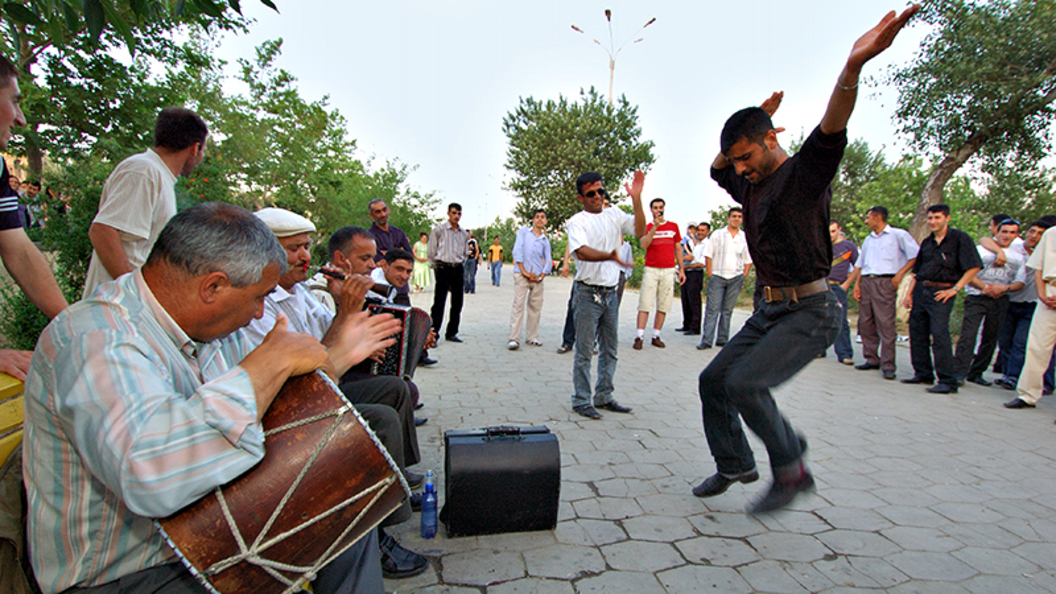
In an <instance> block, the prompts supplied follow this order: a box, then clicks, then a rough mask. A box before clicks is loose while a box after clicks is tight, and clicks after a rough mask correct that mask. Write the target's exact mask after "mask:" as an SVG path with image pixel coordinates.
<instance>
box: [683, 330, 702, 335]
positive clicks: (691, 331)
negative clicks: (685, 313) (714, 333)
mask: <svg viewBox="0 0 1056 594" xmlns="http://www.w3.org/2000/svg"><path fill="white" fill-rule="evenodd" d="M684 334H685V335H686V336H700V332H699V331H697V330H686V331H685V333H684Z"/></svg>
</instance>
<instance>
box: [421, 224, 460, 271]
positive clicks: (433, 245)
mask: <svg viewBox="0 0 1056 594" xmlns="http://www.w3.org/2000/svg"><path fill="white" fill-rule="evenodd" d="M468 243H469V231H466V229H465V228H464V227H459V228H458V229H455V228H454V227H452V226H451V221H444V222H443V223H440V224H439V225H437V226H435V227H433V231H432V233H430V234H429V264H430V265H432V267H433V268H436V264H437V262H444V263H446V264H461V263H463V262H465V261H466V254H467V253H468Z"/></svg>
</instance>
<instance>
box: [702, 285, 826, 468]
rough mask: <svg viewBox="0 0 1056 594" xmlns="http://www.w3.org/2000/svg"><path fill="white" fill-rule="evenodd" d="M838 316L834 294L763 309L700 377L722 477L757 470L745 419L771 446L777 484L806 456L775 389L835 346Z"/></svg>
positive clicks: (707, 427) (711, 443) (713, 450)
mask: <svg viewBox="0 0 1056 594" xmlns="http://www.w3.org/2000/svg"><path fill="white" fill-rule="evenodd" d="M839 310H840V306H839V303H838V302H837V301H836V297H835V295H833V294H832V293H831V292H829V291H825V292H824V293H818V294H815V295H809V296H807V297H803V298H800V299H799V301H779V302H774V303H766V302H761V303H760V304H759V307H758V308H757V309H756V310H755V313H754V314H752V317H751V318H749V319H748V321H747V322H746V323H745V325H744V327H743V328H741V331H740V332H738V333H737V334H736V335H735V336H734V337H733V338H731V339H730V341H729V342H728V343H726V346H724V347H723V348H722V350H721V351H719V353H718V354H717V355H716V356H715V358H714V359H712V361H711V364H710V365H708V367H707V368H706V369H705V370H704V371H703V372H701V374H700V402H701V409H702V412H703V416H704V433H705V436H706V437H707V438H708V447H709V448H711V455H712V456H713V457H714V458H715V466H716V467H717V469H718V471H719V473H720V474H723V475H726V476H729V477H733V476H737V475H738V474H741V473H743V472H748V471H750V470H752V469H754V468H755V458H754V456H753V454H752V449H751V447H749V445H748V439H747V438H746V437H745V435H744V430H743V429H742V428H741V421H740V419H741V418H743V419H744V422H745V424H746V425H748V428H749V429H751V430H752V432H753V433H755V434H756V435H758V436H759V439H760V440H762V442H763V444H765V445H766V450H767V452H768V453H769V455H770V467H771V468H772V469H773V470H774V474H775V476H776V475H778V473H780V472H782V470H784V469H786V468H788V467H790V466H792V465H793V464H795V463H796V462H797V461H798V460H799V459H800V457H801V456H802V455H803V448H802V445H801V444H800V442H799V437H798V436H797V435H796V433H795V431H794V430H793V429H792V425H791V424H789V422H788V420H787V419H785V417H784V416H783V415H782V414H781V411H779V410H778V409H777V403H775V402H774V398H773V396H772V395H771V394H770V388H774V387H776V386H779V385H780V384H782V383H784V382H785V381H786V380H788V379H789V378H791V377H792V376H793V375H795V374H796V373H797V372H799V370H801V369H803V368H804V367H806V366H807V364H808V363H810V362H811V361H813V360H814V359H815V358H817V356H818V353H820V352H823V351H824V350H825V349H826V348H828V347H829V346H830V345H831V344H832V343H833V341H834V340H836V334H837V333H838V332H839V330H840V326H839V317H840V311H839Z"/></svg>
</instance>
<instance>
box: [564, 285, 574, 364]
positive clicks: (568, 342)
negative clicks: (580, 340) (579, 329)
mask: <svg viewBox="0 0 1056 594" xmlns="http://www.w3.org/2000/svg"><path fill="white" fill-rule="evenodd" d="M575 300H576V283H572V292H571V293H569V294H568V308H567V309H566V310H565V329H564V331H562V332H561V346H567V347H569V348H571V347H573V346H575V344H576V320H575V317H574V316H573V315H572V311H573V309H574V307H573V306H574V305H575V303H574V301H575Z"/></svg>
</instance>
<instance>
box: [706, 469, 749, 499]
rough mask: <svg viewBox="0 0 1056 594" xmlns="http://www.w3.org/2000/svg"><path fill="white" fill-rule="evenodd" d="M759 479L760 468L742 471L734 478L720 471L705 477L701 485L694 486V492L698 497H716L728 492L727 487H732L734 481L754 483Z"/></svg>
mask: <svg viewBox="0 0 1056 594" xmlns="http://www.w3.org/2000/svg"><path fill="white" fill-rule="evenodd" d="M757 480H759V471H758V470H755V469H753V470H749V471H748V472H742V473H741V474H740V475H738V476H736V477H734V478H726V477H724V476H722V475H721V474H719V473H717V472H716V473H715V474H713V475H711V476H709V477H708V478H706V479H704V480H703V481H702V482H701V483H700V484H699V485H697V486H696V487H693V494H694V495H696V496H697V497H714V496H716V495H720V494H722V493H725V492H726V489H729V488H730V485H732V484H733V483H745V484H747V483H754V482H755V481H757Z"/></svg>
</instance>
